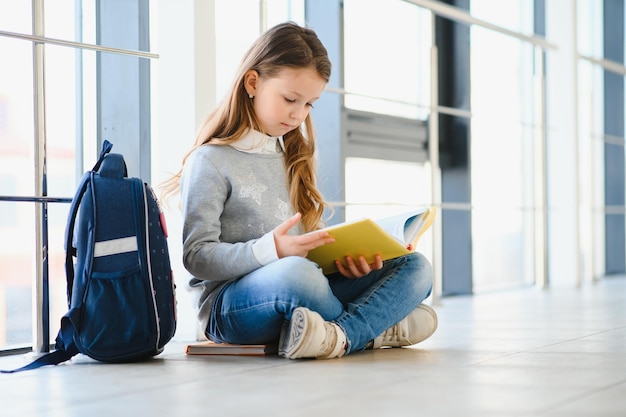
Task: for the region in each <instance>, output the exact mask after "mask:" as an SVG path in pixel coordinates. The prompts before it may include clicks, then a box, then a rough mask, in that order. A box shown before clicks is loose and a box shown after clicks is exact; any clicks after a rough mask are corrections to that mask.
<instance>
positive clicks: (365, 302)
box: [207, 253, 433, 354]
mask: <svg viewBox="0 0 626 417" xmlns="http://www.w3.org/2000/svg"><path fill="white" fill-rule="evenodd" d="M432 278H433V272H432V267H431V265H430V263H429V262H428V260H427V259H426V258H425V257H424V256H423V255H422V254H420V253H411V254H409V255H406V256H402V257H399V258H396V259H392V260H389V261H386V262H385V263H384V265H383V268H382V269H380V270H378V271H373V272H371V273H370V274H368V275H366V276H364V277H362V278H358V279H348V278H345V277H344V276H342V275H340V274H338V273H337V274H332V275H329V276H325V275H324V274H323V273H322V271H321V269H320V268H319V267H318V266H317V264H315V263H313V262H311V261H309V260H308V259H306V258H301V257H297V256H292V257H287V258H282V259H279V260H278V261H276V262H273V263H271V264H269V265H266V266H264V267H262V268H259V269H257V270H256V271H253V272H251V273H250V274H248V275H245V276H243V277H241V278H239V279H237V280H235V281H232V282H230V283H228V284H227V285H226V286H225V287H224V288H223V289H222V290H221V291H220V293H219V295H218V297H217V300H216V303H215V306H214V309H213V312H212V316H211V318H210V320H209V325H208V327H207V336H208V337H209V338H210V339H212V340H215V341H221V342H228V343H242V344H255V343H271V342H276V341H278V339H279V336H280V330H281V327H282V325H283V322H284V321H285V320H289V319H290V318H291V314H292V312H293V310H294V309H296V308H297V307H300V306H303V307H307V308H309V309H310V310H313V311H316V312H318V313H319V314H320V315H321V316H322V317H323V318H324V320H326V321H332V322H335V323H337V324H338V325H339V326H340V327H341V328H342V329H343V330H344V332H345V333H346V337H347V339H348V349H347V351H346V354H348V353H350V352H357V351H360V350H363V349H365V348H366V346H367V344H368V343H369V342H370V341H371V340H373V339H374V338H375V337H377V336H379V335H380V334H381V333H383V332H384V331H385V330H387V329H388V328H389V327H391V326H393V325H394V324H396V323H397V322H399V321H400V320H402V319H403V318H404V317H406V316H407V315H408V314H409V313H410V312H411V311H413V310H414V309H415V308H416V307H417V306H418V305H419V304H420V303H421V302H422V301H423V300H424V299H425V298H426V297H428V296H429V295H430V292H431V290H432Z"/></svg>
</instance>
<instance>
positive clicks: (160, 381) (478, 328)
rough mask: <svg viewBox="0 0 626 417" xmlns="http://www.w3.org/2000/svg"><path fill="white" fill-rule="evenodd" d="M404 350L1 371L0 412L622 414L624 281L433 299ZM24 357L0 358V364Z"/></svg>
mask: <svg viewBox="0 0 626 417" xmlns="http://www.w3.org/2000/svg"><path fill="white" fill-rule="evenodd" d="M436 309H437V311H438V313H439V321H440V324H439V329H438V330H437V332H436V333H435V335H434V336H433V337H432V338H431V339H429V340H427V341H426V342H424V343H422V344H420V345H417V346H415V347H413V348H404V349H386V350H378V351H368V352H363V353H359V354H354V355H351V356H348V357H344V358H342V359H335V360H326V361H322V360H319V361H315V360H301V361H290V360H286V359H281V358H279V357H267V358H251V357H188V356H185V354H184V353H183V348H184V344H181V343H171V344H170V345H168V347H167V349H166V351H165V352H164V353H163V354H162V355H160V356H159V357H157V358H156V359H154V360H152V361H149V362H147V363H142V364H130V365H107V364H101V363H96V362H93V361H91V360H89V359H88V358H84V357H79V358H76V359H74V360H73V362H72V363H71V364H67V365H60V366H56V367H46V368H41V369H38V370H35V371H29V372H24V373H18V374H12V375H0V416H2V417H8V416H20V417H26V416H37V417H39V416H81V417H83V416H89V417H99V416H114V417H120V416H149V415H155V416H185V417H190V416H217V415H221V416H229V417H231V416H330V415H335V416H426V417H432V416H455V417H463V416H480V417H488V416H498V417H511V416H546V417H556V416H562V417H576V416H593V417H598V416H616V417H617V416H620V417H624V416H626V278H625V277H619V278H609V279H605V280H603V281H601V282H599V283H597V284H595V285H592V284H588V285H586V286H585V287H584V288H582V289H563V288H559V289H555V290H545V291H542V290H539V289H534V288H533V289H527V290H521V291H514V292H502V293H497V294H487V295H479V296H474V297H454V298H444V299H443V300H442V303H441V305H440V306H436ZM23 362H24V357H23V356H17V357H4V358H0V368H4V369H6V368H11V367H14V366H18V365H21V364H22V363H23Z"/></svg>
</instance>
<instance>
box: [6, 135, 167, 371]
mask: <svg viewBox="0 0 626 417" xmlns="http://www.w3.org/2000/svg"><path fill="white" fill-rule="evenodd" d="M112 147H113V145H112V144H111V143H110V142H108V141H106V140H105V141H104V144H103V147H102V152H101V154H100V158H99V159H98V162H97V163H96V165H95V166H94V167H93V169H92V170H91V171H87V172H86V173H85V174H84V175H83V178H82V180H81V183H80V185H79V187H78V190H77V191H76V195H75V197H74V199H73V200H72V204H71V207H70V211H69V216H68V221H67V226H66V231H65V250H66V259H65V270H66V277H67V296H68V305H69V311H68V312H67V313H66V314H65V315H64V316H63V318H62V319H61V329H60V330H59V333H58V335H57V338H56V345H55V350H54V351H52V352H50V353H47V354H45V355H44V356H42V357H40V358H38V359H37V360H35V361H34V362H32V363H30V364H28V365H26V366H24V367H22V368H19V369H15V370H9V371H2V372H5V373H10V372H17V371H24V370H28V369H35V368H39V367H40V366H44V365H56V364H59V363H61V362H64V361H67V360H69V359H71V358H72V357H73V356H75V355H76V354H78V353H82V354H84V355H87V356H89V357H91V358H93V359H96V360H98V361H103V362H128V361H137V360H143V359H147V358H150V357H152V356H155V355H158V354H159V353H161V352H162V351H163V349H164V347H165V345H166V343H168V342H169V341H170V340H171V339H172V337H173V336H174V333H175V331H176V292H175V285H174V280H173V276H172V269H171V266H170V257H169V252H168V246H167V231H166V227H165V221H164V217H163V213H162V211H161V210H160V207H159V205H158V200H157V198H156V196H155V194H154V192H153V190H152V188H151V187H150V185H148V184H147V183H144V182H143V181H142V180H141V179H139V178H128V176H127V169H126V164H125V162H124V158H123V156H122V155H120V154H113V153H109V152H110V151H111V148H112Z"/></svg>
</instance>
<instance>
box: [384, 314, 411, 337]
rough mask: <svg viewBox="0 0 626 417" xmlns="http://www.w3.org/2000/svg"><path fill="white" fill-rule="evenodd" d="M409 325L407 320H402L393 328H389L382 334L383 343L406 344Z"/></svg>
mask: <svg viewBox="0 0 626 417" xmlns="http://www.w3.org/2000/svg"><path fill="white" fill-rule="evenodd" d="M408 340H409V325H408V322H407V320H406V319H405V320H402V321H400V322H399V323H397V324H396V325H395V326H391V327H390V328H388V329H387V330H385V333H383V342H405V341H406V342H408Z"/></svg>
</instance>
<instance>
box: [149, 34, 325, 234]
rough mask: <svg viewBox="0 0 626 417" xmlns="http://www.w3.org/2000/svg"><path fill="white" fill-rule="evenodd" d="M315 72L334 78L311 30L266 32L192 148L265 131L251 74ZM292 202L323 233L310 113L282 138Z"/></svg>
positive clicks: (168, 190) (167, 188) (307, 225)
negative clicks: (249, 89)
mask: <svg viewBox="0 0 626 417" xmlns="http://www.w3.org/2000/svg"><path fill="white" fill-rule="evenodd" d="M286 67H287V68H313V69H315V71H316V72H317V74H318V75H319V76H320V78H322V79H323V80H324V81H325V82H328V80H329V79H330V72H331V63H330V60H329V58H328V53H327V51H326V48H325V47H324V45H322V43H321V41H320V40H319V38H318V37H317V35H316V34H315V32H314V31H313V30H311V29H309V28H305V27H301V26H299V25H297V24H295V23H292V22H287V23H282V24H279V25H277V26H274V27H273V28H271V29H269V30H267V31H266V32H265V33H263V34H262V35H261V36H260V37H259V38H258V39H257V40H256V42H254V44H252V46H251V47H250V49H249V50H248V52H247V53H246V54H245V55H244V57H243V59H242V61H241V64H240V66H239V69H238V71H237V74H236V77H235V80H234V82H233V84H232V86H231V89H230V92H229V94H228V95H227V96H226V97H225V99H224V100H223V101H222V102H221V103H220V105H219V106H218V107H217V108H216V109H215V110H214V111H212V112H211V113H210V114H209V115H208V116H207V117H206V119H205V120H204V122H203V123H202V126H201V127H200V129H199V131H198V134H197V136H196V140H195V143H194V145H193V147H192V149H191V150H190V151H189V152H188V153H187V154H186V155H185V157H184V158H183V166H184V164H185V163H186V161H187V159H188V158H189V155H190V154H191V153H192V152H193V151H194V150H195V149H197V148H199V147H200V146H204V145H207V144H211V145H228V144H231V143H233V142H235V141H237V140H238V139H240V138H241V136H242V135H243V134H244V133H245V132H246V131H248V130H249V129H255V130H260V128H259V126H260V125H259V122H258V120H257V118H256V115H255V113H254V109H253V106H252V100H250V99H249V98H248V94H247V93H246V90H245V88H244V78H245V74H246V72H248V71H249V70H255V71H257V72H258V74H259V76H261V77H268V78H271V77H274V76H276V75H277V74H278V72H280V70H281V69H284V68H286ZM283 139H284V143H285V166H286V169H287V180H288V183H289V198H290V201H291V205H292V207H293V208H294V210H296V211H298V212H300V213H301V214H302V219H301V222H302V226H303V228H304V230H305V231H311V230H315V229H318V228H319V227H320V225H321V221H322V220H321V219H322V215H323V213H324V209H325V208H326V207H328V203H327V202H326V201H325V200H324V198H323V196H322V195H321V193H320V192H319V190H318V189H317V186H316V175H315V160H314V154H315V132H314V128H313V123H312V122H311V117H310V115H307V117H306V119H305V120H304V126H303V127H301V128H298V129H294V130H292V131H291V132H289V133H287V134H285V135H284V137H283ZM181 174H182V168H181V169H180V170H179V171H178V173H176V174H175V175H173V176H172V177H171V178H170V179H168V180H167V181H165V182H164V183H163V184H162V186H161V189H162V198H163V199H164V200H167V199H168V198H169V197H172V196H173V195H174V194H175V193H177V192H178V191H179V189H180V178H181Z"/></svg>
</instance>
